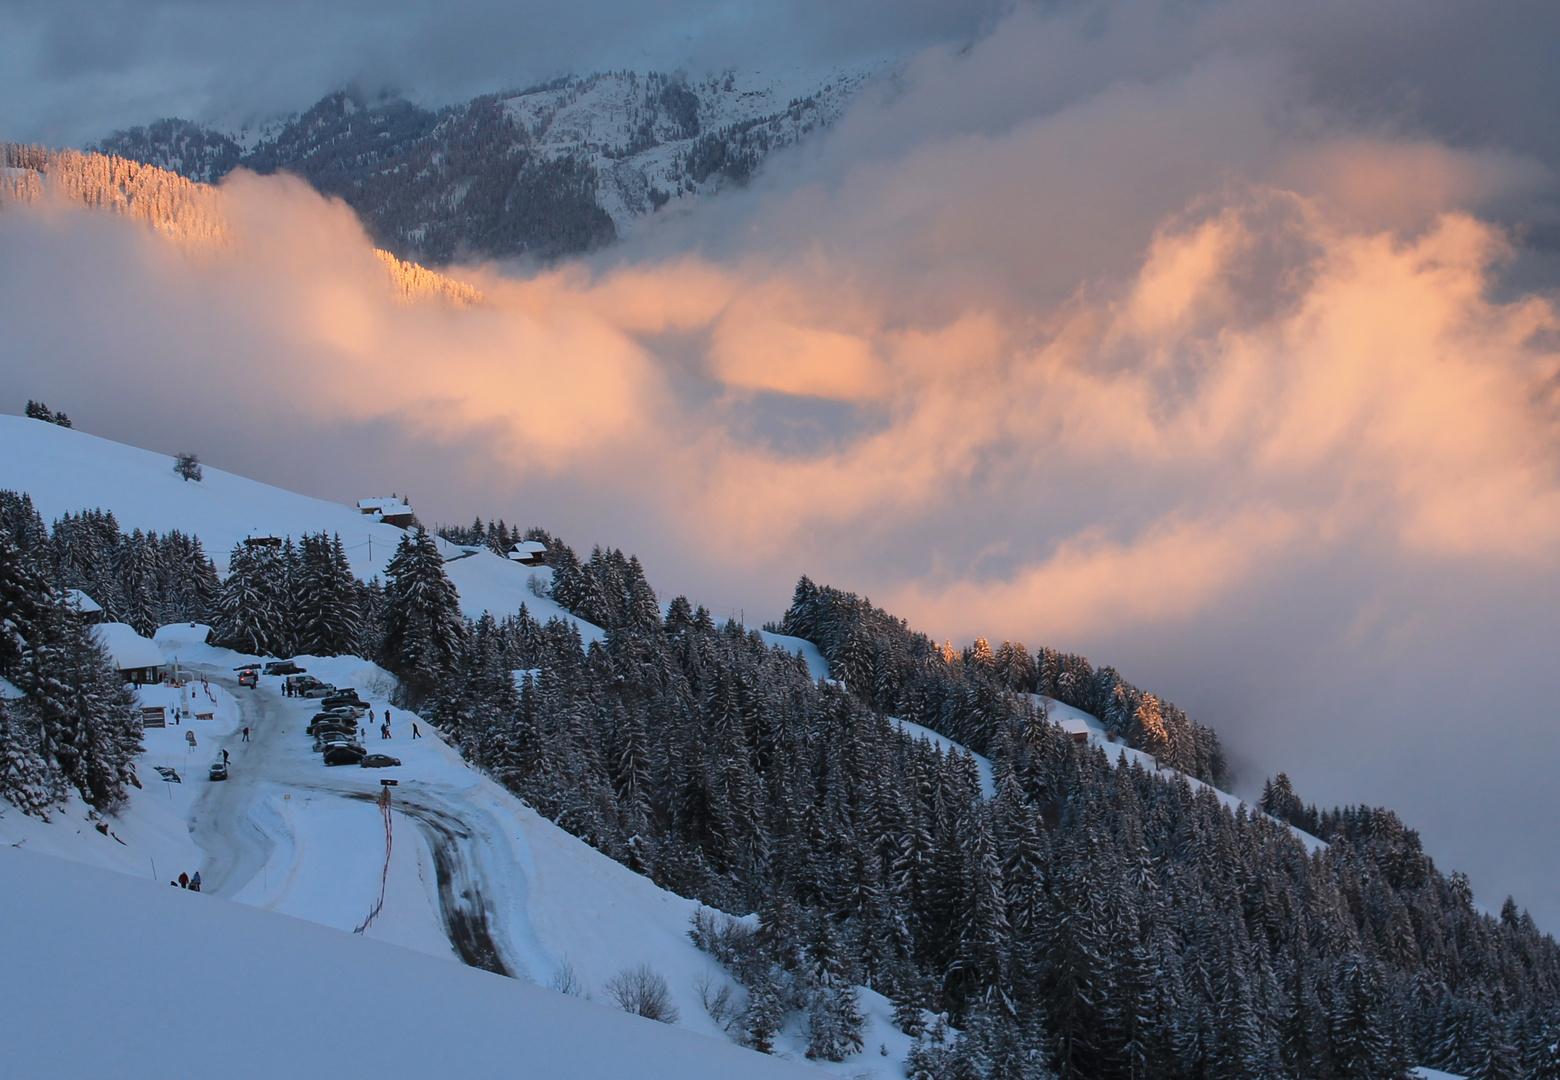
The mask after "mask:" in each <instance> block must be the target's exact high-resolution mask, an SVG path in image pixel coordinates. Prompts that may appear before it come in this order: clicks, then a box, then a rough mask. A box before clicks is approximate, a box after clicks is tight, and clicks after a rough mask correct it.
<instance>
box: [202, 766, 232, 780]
mask: <svg viewBox="0 0 1560 1080" xmlns="http://www.w3.org/2000/svg"><path fill="white" fill-rule="evenodd" d="M227 777H228V772H227V766H226V765H225V764H223V763H222V762H220V761H213V762H212V763H211V768H210V769H208V770H207V771H206V779H207V780H226V779H227Z"/></svg>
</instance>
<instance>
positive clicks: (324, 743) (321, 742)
mask: <svg viewBox="0 0 1560 1080" xmlns="http://www.w3.org/2000/svg"><path fill="white" fill-rule="evenodd" d="M351 741H352V736H351V735H349V734H348V733H347V732H345V731H317V732H315V733H314V752H315V753H316V754H317V753H319V752H320V751H321V750H324V749H325V748H326V747H328V746H334V745H336V744H337V743H349V742H351Z"/></svg>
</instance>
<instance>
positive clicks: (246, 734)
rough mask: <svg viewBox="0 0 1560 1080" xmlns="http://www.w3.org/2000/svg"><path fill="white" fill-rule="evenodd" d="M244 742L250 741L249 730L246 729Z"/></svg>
mask: <svg viewBox="0 0 1560 1080" xmlns="http://www.w3.org/2000/svg"><path fill="white" fill-rule="evenodd" d="M243 741H244V742H248V741H249V729H248V728H245V729H244V740H243Z"/></svg>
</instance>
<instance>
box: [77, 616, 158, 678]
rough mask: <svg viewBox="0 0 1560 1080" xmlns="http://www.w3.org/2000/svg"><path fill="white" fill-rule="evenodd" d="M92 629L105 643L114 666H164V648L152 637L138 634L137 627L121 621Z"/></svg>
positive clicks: (124, 667) (125, 668)
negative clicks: (158, 645) (159, 646)
mask: <svg viewBox="0 0 1560 1080" xmlns="http://www.w3.org/2000/svg"><path fill="white" fill-rule="evenodd" d="M92 629H93V632H95V633H96V634H97V636H98V640H99V641H100V642H102V643H103V648H105V649H107V650H108V655H109V658H110V659H111V660H113V662H114V666H115V667H116V668H118V669H119V670H120V671H125V670H128V669H130V668H149V667H161V666H162V664H163V654H162V650H161V649H159V648H158V647H157V643H156V642H154V641H152V640H151V638H144V637H142V636H141V635H140V634H137V633H136V632H135V627H133V626H128V625H126V624H125V623H121V622H111V623H100V624H98V625H97V626H94V627H93V628H92Z"/></svg>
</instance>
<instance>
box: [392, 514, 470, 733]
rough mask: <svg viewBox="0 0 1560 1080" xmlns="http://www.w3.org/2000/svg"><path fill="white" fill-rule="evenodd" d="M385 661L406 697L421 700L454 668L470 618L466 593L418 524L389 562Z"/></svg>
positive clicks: (402, 541)
mask: <svg viewBox="0 0 1560 1080" xmlns="http://www.w3.org/2000/svg"><path fill="white" fill-rule="evenodd" d="M385 576H386V578H388V579H389V581H388V584H387V585H386V586H385V615H384V620H385V639H384V664H385V666H386V667H387V668H389V669H390V671H392V672H393V673H394V674H395V675H396V676H397V677H399V678H400V680H401V692H402V694H403V697H404V700H405V701H406V702H407V703H408V704H410V703H413V702H420V701H422V700H423V699H424V698H426V697H427V696H428V695H429V694H431V693H432V692H433V690H434V688H435V687H437V685H438V683H439V680H440V679H441V678H442V677H443V676H444V675H445V674H446V673H447V672H450V671H451V670H453V668H454V664H455V660H456V658H457V656H458V654H459V649H460V643H461V639H462V638H463V637H464V635H465V623H464V621H463V619H462V616H461V611H460V595H459V594H458V593H457V592H456V591H455V586H454V585H453V584H452V583H451V582H450V579H449V578H448V577H446V576H445V573H444V557H443V556H442V555H440V554H439V549H438V546H437V545H436V544H435V543H434V541H433V537H431V536H429V535H428V533H427V532H426V531H425V530H423V529H420V528H419V529H413V530H412V531H411V532H408V533H407V534H406V536H405V537H403V538H402V540H401V542H400V544H399V545H397V546H396V550H395V555H394V556H393V557H392V558H391V560H390V562H389V564H388V565H387V566H386V567H385Z"/></svg>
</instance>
